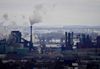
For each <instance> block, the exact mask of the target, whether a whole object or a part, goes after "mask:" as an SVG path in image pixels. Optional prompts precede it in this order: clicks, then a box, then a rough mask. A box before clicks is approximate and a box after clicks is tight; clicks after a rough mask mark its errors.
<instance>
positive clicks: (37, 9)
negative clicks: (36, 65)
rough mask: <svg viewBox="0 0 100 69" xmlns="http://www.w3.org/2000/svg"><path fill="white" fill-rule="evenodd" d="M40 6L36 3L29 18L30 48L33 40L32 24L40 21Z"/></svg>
mask: <svg viewBox="0 0 100 69" xmlns="http://www.w3.org/2000/svg"><path fill="white" fill-rule="evenodd" d="M41 8H42V7H39V6H38V5H37V6H36V7H35V10H34V11H33V15H32V16H31V17H30V18H29V21H30V50H31V49H32V47H33V40H32V28H33V27H32V25H34V24H36V23H39V22H41V21H42V18H41V15H40V11H41V10H40V9H41Z"/></svg>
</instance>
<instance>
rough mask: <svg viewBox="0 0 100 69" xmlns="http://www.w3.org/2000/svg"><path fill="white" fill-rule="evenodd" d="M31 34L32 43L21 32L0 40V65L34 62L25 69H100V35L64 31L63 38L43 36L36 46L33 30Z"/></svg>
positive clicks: (39, 36) (39, 38) (39, 37)
mask: <svg viewBox="0 0 100 69" xmlns="http://www.w3.org/2000/svg"><path fill="white" fill-rule="evenodd" d="M30 30H31V31H30V40H27V39H25V38H23V37H22V36H23V35H22V33H21V32H20V31H11V33H10V34H9V38H7V39H6V38H5V39H1V40H0V59H1V60H2V61H1V60H0V63H1V62H2V63H4V64H6V63H8V62H9V63H11V62H12V63H15V62H17V61H18V62H21V63H27V62H28V61H31V63H30V65H29V67H30V68H29V67H28V68H27V67H26V68H23V69H100V35H98V34H93V33H92V34H91V33H82V32H81V33H79V32H78V33H76V32H68V31H65V32H64V33H63V36H62V35H61V37H60V36H59V34H55V35H54V34H52V35H50V34H48V35H49V36H48V38H47V36H44V34H40V35H38V41H37V42H33V40H32V37H33V36H32V34H33V33H32V26H31V27H30ZM57 36H59V37H57ZM54 45H55V46H54ZM12 63H11V64H12ZM23 65H24V64H23ZM32 65H33V67H31V66H32ZM20 66H21V65H19V68H13V69H22V68H21V67H20ZM25 66H26V65H25ZM0 69H1V68H0ZM3 69H8V68H3Z"/></svg>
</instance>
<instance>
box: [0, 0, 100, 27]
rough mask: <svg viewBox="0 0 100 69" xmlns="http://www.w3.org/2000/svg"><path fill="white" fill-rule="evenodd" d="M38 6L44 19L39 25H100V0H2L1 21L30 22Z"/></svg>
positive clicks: (22, 23) (19, 23) (0, 8)
mask: <svg viewBox="0 0 100 69" xmlns="http://www.w3.org/2000/svg"><path fill="white" fill-rule="evenodd" d="M36 7H38V10H39V11H40V14H39V15H40V16H41V19H42V21H41V22H40V23H39V24H37V25H41V26H42V25H48V26H53V25H54V26H62V25H93V26H94V25H100V0H0V22H2V21H4V20H5V19H4V18H3V15H4V14H7V15H8V16H7V18H8V20H5V21H4V23H5V24H7V23H8V24H9V23H11V22H12V23H14V22H15V23H17V24H18V25H27V24H29V17H30V16H32V15H34V14H33V11H34V9H35V8H36Z"/></svg>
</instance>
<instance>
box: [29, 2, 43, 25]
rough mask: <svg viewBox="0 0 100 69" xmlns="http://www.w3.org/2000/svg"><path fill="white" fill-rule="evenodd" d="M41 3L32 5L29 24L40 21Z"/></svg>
mask: <svg viewBox="0 0 100 69" xmlns="http://www.w3.org/2000/svg"><path fill="white" fill-rule="evenodd" d="M42 8H43V5H42V4H39V5H36V6H35V7H34V11H33V15H32V16H31V17H29V21H30V24H31V25H33V24H35V23H39V22H41V21H42V15H41V13H43V11H42Z"/></svg>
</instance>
